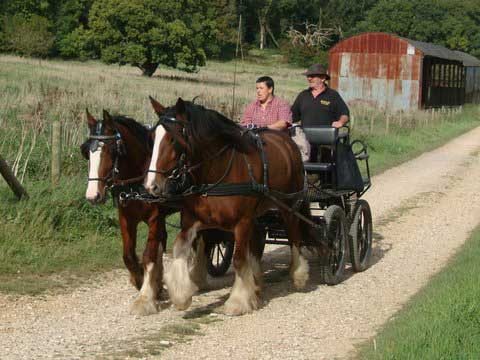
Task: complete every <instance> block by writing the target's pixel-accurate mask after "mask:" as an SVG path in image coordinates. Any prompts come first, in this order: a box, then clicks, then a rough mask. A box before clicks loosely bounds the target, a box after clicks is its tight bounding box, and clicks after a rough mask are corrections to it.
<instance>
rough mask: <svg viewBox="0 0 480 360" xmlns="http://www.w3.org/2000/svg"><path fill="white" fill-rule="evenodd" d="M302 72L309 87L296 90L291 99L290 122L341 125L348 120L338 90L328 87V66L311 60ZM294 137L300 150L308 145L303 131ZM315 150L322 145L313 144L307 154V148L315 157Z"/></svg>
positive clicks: (347, 113) (313, 158) (309, 124)
mask: <svg viewBox="0 0 480 360" xmlns="http://www.w3.org/2000/svg"><path fill="white" fill-rule="evenodd" d="M303 74H304V75H305V76H306V77H307V81H308V84H309V87H308V89H305V90H303V91H302V92H301V93H300V94H298V96H297V98H296V99H295V102H294V103H293V106H292V120H293V122H298V121H301V122H302V126H303V127H320V126H332V127H335V128H341V127H342V126H344V125H345V124H346V123H347V122H348V117H349V115H350V112H349V110H348V107H347V104H345V101H343V99H342V98H341V96H340V95H339V94H338V92H336V91H335V90H333V89H330V88H329V87H328V85H327V83H326V81H328V80H329V79H330V76H328V74H327V70H326V69H325V68H324V67H323V66H322V65H320V64H313V65H312V66H310V67H309V68H308V70H307V71H305V72H304V73H303ZM294 140H295V142H296V143H297V144H298V146H299V148H300V149H301V150H302V148H305V146H307V145H306V144H303V142H306V143H307V144H308V142H307V140H306V138H304V135H303V136H301V137H300V138H297V139H295V138H294ZM318 150H323V149H316V148H312V149H311V156H310V149H309V151H308V153H309V157H310V161H316V158H317V154H318ZM321 153H322V154H321V158H323V157H324V154H323V151H321ZM325 154H326V152H325ZM326 155H328V154H326ZM303 156H305V155H303Z"/></svg>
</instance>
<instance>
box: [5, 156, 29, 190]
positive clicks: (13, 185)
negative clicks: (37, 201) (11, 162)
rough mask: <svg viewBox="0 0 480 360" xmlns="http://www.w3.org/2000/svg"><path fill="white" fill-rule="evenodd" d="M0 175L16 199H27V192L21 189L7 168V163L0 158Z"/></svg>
mask: <svg viewBox="0 0 480 360" xmlns="http://www.w3.org/2000/svg"><path fill="white" fill-rule="evenodd" d="M0 174H2V176H3V177H4V179H5V180H6V181H7V184H8V186H10V189H12V191H13V192H14V193H15V195H16V196H17V198H18V199H21V198H22V197H23V198H25V199H28V194H27V192H26V191H25V189H24V188H23V187H22V185H21V184H20V182H19V181H18V180H17V178H16V177H15V175H13V172H12V170H11V169H10V167H9V166H8V164H7V162H6V161H5V160H3V158H2V157H1V156H0Z"/></svg>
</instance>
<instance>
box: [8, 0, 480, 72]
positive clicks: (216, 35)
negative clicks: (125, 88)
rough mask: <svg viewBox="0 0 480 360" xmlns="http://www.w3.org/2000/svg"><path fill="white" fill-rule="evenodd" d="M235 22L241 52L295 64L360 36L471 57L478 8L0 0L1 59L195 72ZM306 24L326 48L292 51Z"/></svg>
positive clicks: (421, 0) (456, 0) (227, 51)
mask: <svg viewBox="0 0 480 360" xmlns="http://www.w3.org/2000/svg"><path fill="white" fill-rule="evenodd" d="M239 17H241V18H242V21H241V25H242V26H241V36H240V38H241V39H242V44H243V46H244V47H246V48H250V47H257V48H261V49H263V48H269V47H270V48H277V47H278V48H279V49H280V51H281V52H283V53H284V54H285V56H286V57H287V58H289V59H293V60H294V61H296V62H297V63H302V64H303V63H304V62H310V61H312V60H313V59H316V60H317V61H318V60H321V59H324V61H325V59H326V56H325V54H326V51H327V50H328V49H329V48H330V47H331V46H332V45H335V43H337V42H338V41H340V40H341V39H342V38H345V37H347V36H351V35H354V34H356V33H360V32H365V31H384V32H389V33H394V34H397V35H400V36H404V37H408V38H411V39H414V40H421V41H426V42H432V43H435V44H440V45H444V46H446V47H448V48H450V49H453V50H461V51H465V52H468V53H471V54H473V55H476V56H479V55H480V6H478V0H182V1H178V0H163V1H157V0H64V1H58V0H2V1H1V2H0V18H1V21H0V51H10V52H15V53H18V54H22V55H28V56H62V57H66V58H77V59H81V60H85V59H101V60H102V61H105V62H107V63H118V64H131V65H134V66H137V67H139V68H140V69H142V71H143V73H144V74H145V75H151V74H153V72H154V71H155V69H157V67H158V66H159V65H166V66H172V67H178V68H180V69H182V70H185V71H196V70H197V69H198V68H199V67H200V66H202V65H203V64H205V61H206V59H208V58H215V57H217V58H222V59H225V58H228V57H231V56H232V54H233V53H234V49H235V44H236V39H237V29H238V25H239ZM312 26H316V30H318V31H319V32H320V33H322V34H329V35H328V37H326V38H325V39H324V40H325V41H322V42H321V43H320V44H319V45H315V46H313V47H310V48H307V47H303V48H302V47H301V46H294V45H293V44H292V39H291V37H290V35H291V34H292V31H297V32H304V33H305V32H306V31H312ZM12 29H14V30H12ZM309 29H310V30H309ZM32 31H34V32H35V34H33V33H32ZM289 34H290V35H289ZM32 36H34V39H35V41H32V40H33V38H32ZM25 37H26V38H29V39H25V40H24V41H22V38H25Z"/></svg>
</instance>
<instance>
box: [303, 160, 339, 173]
mask: <svg viewBox="0 0 480 360" xmlns="http://www.w3.org/2000/svg"><path fill="white" fill-rule="evenodd" d="M303 167H304V168H305V170H306V171H307V172H309V173H320V172H325V171H330V170H332V169H333V165H332V164H330V163H314V162H305V163H303Z"/></svg>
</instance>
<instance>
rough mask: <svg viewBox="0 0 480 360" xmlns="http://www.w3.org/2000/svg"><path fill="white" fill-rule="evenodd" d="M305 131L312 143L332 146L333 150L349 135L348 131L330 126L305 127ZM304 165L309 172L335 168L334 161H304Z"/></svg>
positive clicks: (326, 170) (320, 171)
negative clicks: (340, 140)
mask: <svg viewBox="0 0 480 360" xmlns="http://www.w3.org/2000/svg"><path fill="white" fill-rule="evenodd" d="M303 132H304V133H305V136H306V138H307V140H308V142H309V143H310V145H313V146H318V145H322V146H326V147H330V148H331V149H332V150H333V151H334V150H335V146H336V144H337V142H338V141H339V139H343V138H346V137H347V136H348V133H347V132H342V131H339V129H337V128H333V127H330V126H326V127H310V128H308V127H304V128H303ZM303 166H304V168H305V170H306V171H307V172H309V173H322V172H328V171H331V170H333V167H334V164H333V163H332V162H304V163H303Z"/></svg>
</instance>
